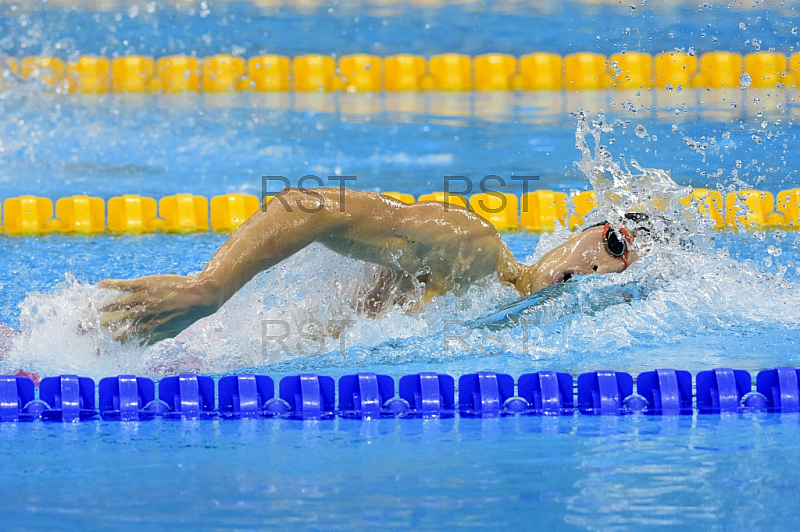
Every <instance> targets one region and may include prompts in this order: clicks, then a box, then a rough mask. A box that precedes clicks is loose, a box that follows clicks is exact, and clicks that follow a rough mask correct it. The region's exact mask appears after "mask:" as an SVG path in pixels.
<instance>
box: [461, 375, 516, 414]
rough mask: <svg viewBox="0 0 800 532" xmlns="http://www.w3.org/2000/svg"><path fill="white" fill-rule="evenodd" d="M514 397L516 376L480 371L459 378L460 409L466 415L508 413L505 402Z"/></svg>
mask: <svg viewBox="0 0 800 532" xmlns="http://www.w3.org/2000/svg"><path fill="white" fill-rule="evenodd" d="M512 397H514V378H513V377H512V376H511V375H506V374H504V373H494V372H492V371H479V372H478V373H470V374H468V375H462V376H461V377H459V379H458V411H459V413H460V414H461V415H462V416H465V417H496V416H499V415H502V414H506V413H508V412H506V411H505V410H504V408H503V407H504V405H505V402H506V401H507V400H508V399H511V398H512Z"/></svg>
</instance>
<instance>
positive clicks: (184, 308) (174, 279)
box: [99, 191, 354, 342]
mask: <svg viewBox="0 0 800 532" xmlns="http://www.w3.org/2000/svg"><path fill="white" fill-rule="evenodd" d="M296 194H302V193H300V192H293V191H290V192H289V193H287V194H286V195H285V196H284V197H285V199H286V200H287V201H292V203H290V204H291V205H295V203H294V202H293V200H294V199H296V198H294V196H295V195H296ZM302 199H303V200H304V201H306V204H307V202H308V197H307V196H305V197H303V198H302ZM328 205H329V203H326V208H325V209H322V210H320V211H318V212H313V213H309V212H308V211H309V210H311V209H306V210H302V209H297V208H294V209H286V208H285V204H284V205H281V204H280V202H278V201H276V200H273V201H272V202H270V203H269V204H267V206H266V207H265V208H264V209H262V210H261V211H259V212H258V213H256V214H255V215H253V216H252V217H251V218H250V219H249V220H247V221H246V222H245V223H244V224H242V226H241V227H239V229H238V230H237V231H236V232H235V233H234V234H233V235H231V236H230V238H228V240H226V241H225V243H224V244H223V245H222V246H221V247H220V248H219V250H217V252H216V253H215V254H214V256H213V257H212V258H211V260H210V261H209V262H208V265H207V266H206V268H205V269H204V270H203V271H202V272H201V273H200V275H198V276H197V277H184V276H180V275H153V276H149V277H142V278H139V279H130V280H106V281H102V282H101V283H100V284H99V286H100V287H102V288H110V289H116V290H121V291H124V292H127V294H125V295H123V296H120V297H118V298H115V299H114V300H112V301H110V302H109V303H107V304H106V305H105V306H104V307H103V308H101V311H102V312H103V316H102V317H101V323H102V324H103V325H104V326H106V327H107V328H109V329H111V330H112V334H113V335H114V337H115V338H117V339H119V340H122V341H124V340H126V339H127V338H128V337H129V336H131V335H142V334H144V335H147V336H148V341H151V342H154V341H158V340H160V339H163V338H169V337H172V336H175V335H177V334H178V333H180V332H181V331H182V330H184V329H186V328H187V327H189V326H190V325H191V324H192V323H194V322H195V321H197V320H199V319H201V318H204V317H206V316H210V315H211V314H213V313H214V312H216V311H217V310H218V309H219V308H220V307H221V306H222V305H223V304H224V303H225V302H226V301H227V300H228V299H230V298H231V297H232V296H233V295H234V294H235V293H236V292H238V291H239V289H241V288H242V287H243V286H244V285H245V284H246V283H247V282H248V281H250V279H252V278H253V277H254V276H256V275H257V274H258V273H259V272H261V271H264V270H266V269H268V268H270V267H272V266H274V265H275V264H278V263H279V262H281V261H282V260H284V259H286V258H287V257H289V256H291V255H293V254H294V253H296V252H298V251H299V250H301V249H302V248H304V247H306V246H308V245H309V244H311V243H312V242H314V241H315V240H317V239H318V238H320V237H323V236H324V237H326V238H336V237H337V235H340V234H341V233H342V231H343V229H344V228H345V227H347V226H348V223H349V222H350V221H352V218H351V215H352V214H354V213H353V211H352V210H350V212H349V214H348V215H344V214H341V213H339V212H338V209H334V208H328V207H327V206H328Z"/></svg>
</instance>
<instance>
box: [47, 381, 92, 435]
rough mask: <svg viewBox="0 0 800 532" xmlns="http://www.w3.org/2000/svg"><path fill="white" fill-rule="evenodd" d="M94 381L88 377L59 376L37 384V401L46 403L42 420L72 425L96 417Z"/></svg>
mask: <svg viewBox="0 0 800 532" xmlns="http://www.w3.org/2000/svg"><path fill="white" fill-rule="evenodd" d="M94 392H95V390H94V381H93V380H92V379H90V378H89V377H78V376H77V375H60V376H58V377H46V378H44V379H42V380H41V382H40V383H39V399H41V400H42V401H44V402H45V403H47V406H48V408H46V409H44V410H43V411H42V419H44V420H48V421H63V422H65V423H73V422H76V421H83V420H86V419H91V418H93V417H95V416H97V410H95V407H94Z"/></svg>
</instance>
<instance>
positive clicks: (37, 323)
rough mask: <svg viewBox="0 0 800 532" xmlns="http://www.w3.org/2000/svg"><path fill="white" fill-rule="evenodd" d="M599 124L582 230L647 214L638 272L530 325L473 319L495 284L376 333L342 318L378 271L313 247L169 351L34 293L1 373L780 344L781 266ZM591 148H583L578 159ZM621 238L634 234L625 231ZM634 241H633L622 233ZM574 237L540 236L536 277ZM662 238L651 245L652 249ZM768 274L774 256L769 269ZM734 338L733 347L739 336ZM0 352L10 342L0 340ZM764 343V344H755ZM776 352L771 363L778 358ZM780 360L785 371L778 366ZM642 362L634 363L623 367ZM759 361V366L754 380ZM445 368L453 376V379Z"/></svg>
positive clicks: (68, 289)
mask: <svg viewBox="0 0 800 532" xmlns="http://www.w3.org/2000/svg"><path fill="white" fill-rule="evenodd" d="M614 127H615V125H614V124H607V123H605V121H604V119H603V117H602V115H601V116H600V117H599V118H598V120H597V121H595V123H594V124H592V125H589V123H588V120H587V118H586V117H585V116H584V115H582V114H581V115H579V120H578V128H577V131H576V141H577V147H578V148H579V150H580V152H581V156H582V157H581V160H580V161H579V162H578V163H577V166H578V167H579V168H580V169H581V170H582V171H583V172H584V173H586V175H587V177H588V178H589V180H590V182H591V183H592V185H593V188H594V190H595V191H596V193H597V198H598V212H596V213H594V214H592V215H591V216H590V218H592V217H593V219H608V220H611V221H613V222H615V223H622V219H623V215H624V213H625V212H629V211H631V210H635V211H639V212H645V213H647V214H648V215H649V217H650V221H649V229H650V233H649V234H650V236H651V237H652V238H649V237H648V233H647V232H642V231H639V233H638V234H639V236H638V237H637V244H636V246H637V248H638V250H639V252H640V253H641V254H642V258H641V259H640V260H639V261H637V262H635V263H634V264H633V265H632V266H631V267H630V268H628V269H627V270H626V271H625V272H623V273H621V274H613V275H606V276H597V275H591V276H585V277H581V278H576V279H574V280H572V281H570V282H569V283H567V284H565V285H564V286H563V287H560V288H559V290H558V291H557V292H555V293H554V294H553V295H552V297H548V298H545V299H544V300H543V301H540V302H538V303H537V304H535V305H533V306H531V307H530V308H529V309H526V311H525V316H524V317H525V320H526V324H525V325H521V324H516V325H511V326H509V327H506V328H504V329H502V330H492V331H488V330H485V329H482V328H480V327H474V326H473V325H472V324H473V323H474V321H473V320H475V319H476V318H480V317H481V316H485V315H487V314H489V313H491V312H492V311H494V310H496V309H498V308H500V307H502V306H504V305H507V304H509V303H510V302H513V301H514V300H516V299H518V298H519V296H518V294H517V293H516V291H515V290H514V289H513V288H512V287H511V286H510V285H505V284H503V283H500V282H499V281H497V280H496V279H485V280H484V281H482V282H480V283H477V284H476V285H475V286H473V287H471V288H470V290H469V291H468V292H467V293H466V294H465V295H463V296H461V297H456V296H453V295H447V296H444V297H439V298H436V299H435V300H434V301H432V302H430V303H429V304H426V305H425V307H424V309H423V310H422V311H421V312H407V311H406V310H404V309H403V308H401V307H399V306H397V307H395V308H392V309H390V310H389V311H388V312H387V313H386V314H385V315H382V316H381V317H379V318H377V319H372V318H368V317H364V316H361V315H359V313H357V312H356V311H355V310H354V309H353V307H354V304H357V303H358V301H359V298H362V299H363V286H364V284H365V282H364V279H367V281H366V282H367V284H368V282H369V281H368V280H369V279H371V278H374V277H375V276H377V275H378V274H379V269H378V268H376V267H374V266H372V265H364V264H362V263H359V262H357V261H353V260H349V259H346V258H344V257H341V256H338V255H336V254H335V253H333V252H331V251H329V250H327V249H325V248H323V247H321V246H316V245H314V246H311V247H309V248H307V249H305V250H303V251H301V252H300V253H298V254H297V255H295V256H293V257H292V258H290V259H289V260H287V261H285V262H284V263H282V264H280V265H279V266H277V267H275V268H273V269H272V270H270V271H268V272H264V273H262V274H261V275H259V276H258V277H257V278H256V279H254V280H253V281H252V282H250V283H249V284H248V285H247V286H246V287H245V288H244V289H242V290H241V291H240V292H239V293H238V294H236V296H234V297H233V298H232V299H231V300H230V301H229V302H228V303H227V304H226V305H225V306H224V307H223V308H222V309H221V310H220V311H219V312H217V313H216V314H215V315H213V316H210V317H208V318H206V319H203V320H201V321H199V322H197V323H196V324H195V325H194V326H192V327H190V328H189V329H187V330H186V331H184V332H183V333H182V334H180V335H179V336H178V337H177V338H174V339H171V340H167V341H163V342H160V343H158V344H156V345H154V346H138V345H134V344H126V345H124V346H123V345H120V344H118V343H115V342H113V341H112V340H111V338H110V337H109V335H108V333H107V332H106V331H104V330H103V329H102V328H101V327H99V314H98V311H97V308H98V307H99V306H100V304H101V302H102V301H103V300H104V299H105V298H107V297H110V296H113V294H111V293H109V292H108V291H104V290H99V289H97V288H95V287H93V286H91V285H89V284H87V283H85V282H82V281H78V280H76V279H74V278H73V277H71V276H69V275H68V276H67V277H66V278H65V280H64V281H63V282H62V283H61V284H60V285H59V286H58V287H57V288H56V289H55V290H53V291H51V292H48V293H31V294H29V295H28V297H27V298H26V299H25V300H24V301H23V302H22V303H21V304H20V307H21V315H20V333H19V334H18V335H16V336H15V337H13V346H12V347H11V348H10V350H9V351H8V353H7V355H6V357H5V360H4V361H2V362H0V364H2V366H0V367H1V368H2V369H4V370H5V371H16V370H17V369H20V368H21V369H24V370H27V371H34V372H37V373H40V374H43V375H49V374H57V373H64V372H74V373H79V374H83V375H89V376H93V377H100V376H104V375H113V374H118V373H136V374H143V375H155V376H157V375H168V374H175V373H179V372H202V373H210V372H226V371H232V370H236V369H238V368H243V367H250V368H252V367H256V368H262V369H265V370H268V371H269V370H270V369H276V368H277V369H281V370H286V371H292V370H315V371H320V370H323V371H324V369H325V368H339V367H349V368H352V367H354V366H375V365H398V364H415V363H429V362H434V363H447V362H453V361H465V360H468V359H471V360H483V359H489V358H495V357H501V358H502V360H498V361H496V362H490V361H488V360H486V361H485V362H484V364H483V365H485V366H489V365H490V364H502V363H507V362H508V359H509V358H511V359H515V360H518V361H521V362H520V364H521V365H522V366H523V367H525V364H529V363H533V362H536V364H537V365H549V366H551V367H559V368H576V367H584V366H587V365H590V366H591V365H595V366H598V367H599V366H615V367H617V366H618V364H619V363H620V361H623V360H624V362H623V363H622V364H623V366H625V365H627V366H634V368H632V369H635V365H636V364H637V363H641V362H642V361H641V356H640V354H636V355H631V353H641V351H642V350H647V349H652V350H654V351H658V350H659V349H662V348H664V347H667V348H669V346H684V347H683V348H682V349H679V350H678V351H680V353H679V354H678V355H677V358H676V360H677V362H678V363H681V362H683V363H684V364H694V365H695V366H696V364H697V363H698V362H699V363H700V364H701V365H702V360H698V357H702V356H707V357H708V365H712V364H716V365H718V364H719V361H718V360H717V358H715V357H718V355H719V349H717V350H713V349H712V350H710V351H708V353H706V355H703V354H702V353H701V350H697V351H693V352H690V351H687V350H686V349H685V345H687V343H688V344H691V345H698V344H702V342H701V339H702V337H703V336H704V335H705V334H707V333H709V332H713V333H714V334H716V335H717V336H721V337H726V336H725V335H726V334H728V333H729V332H731V331H754V330H755V331H766V333H764V337H765V338H763V339H766V340H768V341H767V342H766V343H765V345H764V350H765V352H766V351H769V349H770V346H769V331H772V330H775V329H780V330H782V331H784V332H786V335H787V336H788V337H790V340H789V341H790V342H791V341H792V340H791V338H796V337H797V329H798V327H797V324H796V321H797V320H796V316H797V315H798V314H800V287H798V285H797V283H796V282H794V281H793V280H792V279H791V278H790V276H787V274H786V273H787V267H786V266H784V265H781V264H775V263H774V264H773V265H772V266H773V267H772V268H771V269H770V270H769V271H768V270H767V269H765V268H764V267H763V266H762V264H761V263H758V262H756V261H752V260H749V261H738V260H735V259H734V258H732V257H730V256H729V253H728V251H727V249H726V248H724V247H721V246H717V245H716V244H715V242H714V238H713V234H712V233H711V232H710V227H709V224H708V223H706V222H705V221H703V220H702V219H701V218H700V217H699V215H698V214H697V210H696V209H695V208H694V207H692V206H689V207H684V206H682V205H681V204H680V203H679V201H678V199H679V198H681V197H683V196H685V195H686V193H687V190H686V188H685V187H680V186H678V185H677V184H676V183H675V182H674V181H673V180H672V179H671V178H670V176H669V173H668V172H667V171H665V170H660V169H644V168H641V167H640V166H638V165H636V163H635V161H632V162H631V164H630V166H632V167H633V169H634V171H635V172H636V173H634V172H632V171H631V169H630V167H629V165H627V164H625V162H624V160H623V162H622V163H618V162H616V161H614V160H613V159H612V156H611V154H610V153H609V152H608V150H607V148H606V147H605V146H603V144H602V143H601V135H602V134H603V133H605V132H609V131H613V128H614ZM589 142H593V143H594V146H593V148H590V147H589ZM626 223H629V224H630V222H626ZM632 229H633V227H632ZM569 234H570V232H569V231H568V230H566V229H563V228H559V229H558V230H557V231H556V232H554V233H552V234H549V235H544V236H542V237H541V239H540V240H539V242H538V245H537V247H536V250H535V252H534V253H533V255H532V256H531V257H528V258H527V261H528V262H532V261H535V260H537V259H538V258H539V257H541V256H542V255H543V254H544V253H545V252H546V251H548V250H549V249H552V247H554V246H556V245H558V244H560V243H561V242H563V241H564V240H566V238H567V237H568V236H569ZM665 234H666V235H668V238H666V239H665V238H661V235H665ZM776 259H777V257H776ZM734 334H738V333H734ZM4 337H5V338H6V342H8V341H9V340H8V338H9V336H8V335H5V336H4ZM763 339H759V340H763ZM775 349H782V348H778V347H776V348H775ZM775 354H776V355H781V356H783V358H782V359H781V360H783V362H784V363H786V362H787V360H786V356H787V354H786V353H783V352H781V353H775ZM630 356H634V357H638V358H634V359H633V360H630V359H626V358H625V357H630ZM769 363H770V361H769V360H768V359H764V360H754V361H752V365H753V366H755V367H761V366H763V365H768V364H769ZM451 368H452V366H451Z"/></svg>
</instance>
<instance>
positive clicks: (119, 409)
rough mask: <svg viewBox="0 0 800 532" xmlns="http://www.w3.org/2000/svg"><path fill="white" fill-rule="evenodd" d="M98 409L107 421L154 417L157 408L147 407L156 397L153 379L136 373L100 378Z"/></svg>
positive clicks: (138, 419) (137, 419)
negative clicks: (138, 375)
mask: <svg viewBox="0 0 800 532" xmlns="http://www.w3.org/2000/svg"><path fill="white" fill-rule="evenodd" d="M98 396H99V401H98V404H97V406H98V409H99V410H100V417H102V418H103V419H104V420H106V421H140V420H146V419H153V418H154V417H155V416H156V414H157V413H158V412H157V410H154V409H147V408H146V407H147V406H148V405H152V404H153V401H155V399H156V386H155V384H154V383H153V381H152V379H148V378H147V377H136V376H135V375H119V376H117V377H106V378H104V379H100V383H99V385H98Z"/></svg>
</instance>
